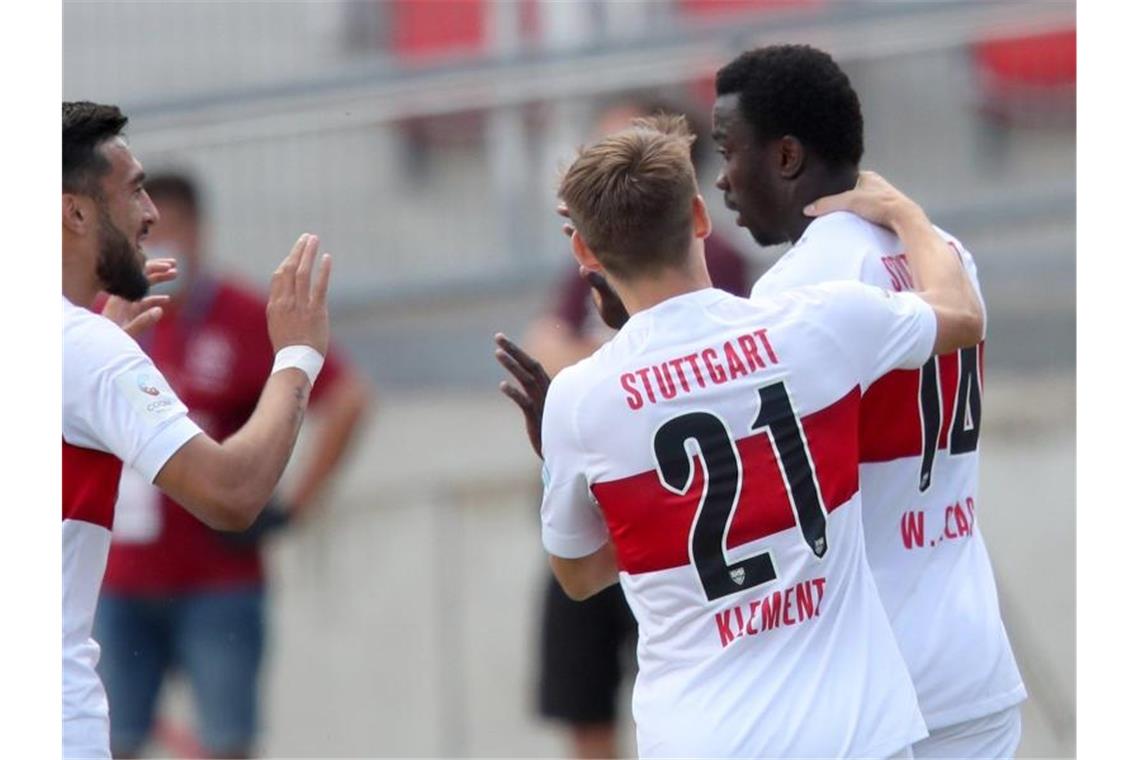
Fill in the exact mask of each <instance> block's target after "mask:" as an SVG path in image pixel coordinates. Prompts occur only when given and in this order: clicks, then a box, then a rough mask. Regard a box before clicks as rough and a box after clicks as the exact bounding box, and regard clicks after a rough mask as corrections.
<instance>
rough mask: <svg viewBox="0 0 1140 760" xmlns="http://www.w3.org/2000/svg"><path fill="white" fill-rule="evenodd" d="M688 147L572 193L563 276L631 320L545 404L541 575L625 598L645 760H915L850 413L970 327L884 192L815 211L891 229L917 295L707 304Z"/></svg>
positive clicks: (566, 375) (587, 182)
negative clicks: (568, 268)
mask: <svg viewBox="0 0 1140 760" xmlns="http://www.w3.org/2000/svg"><path fill="white" fill-rule="evenodd" d="M690 140H691V136H690V135H688V134H687V131H686V130H685V127H684V123H683V121H681V120H668V119H663V120H661V119H659V120H646V121H640V122H635V126H634V127H633V128H631V129H629V130H626V131H624V132H621V133H618V134H616V135H613V136H611V137H608V138H605V139H603V140H601V141H600V142H598V143H596V144H595V145H593V146H591V147H589V148H587V149H585V150H584V151H582V152H581V153H580V154H579V156H578V158H577V159H576V160H575V161H574V163H573V164H572V165H571V166H570V168H569V169H568V171H567V172H566V174H565V176H564V178H563V180H562V184H561V187H560V196H561V198H562V200H563V201H564V202H565V204H566V206H567V209H568V212H569V216H570V218H571V221H572V223H573V225H574V228H575V230H574V232H573V236H572V238H571V246H572V248H573V251H574V255H575V258H576V259H577V260H578V262H579V263H580V264H581V265H582V266H583V267H586V268H587V269H589V270H593V271H596V272H599V273H600V274H602V275H603V276H604V277H605V278H606V280H607V281H608V282H609V283H610V285H611V286H612V287H613V289H614V291H616V293H617V295H618V296H619V298H620V299H621V302H622V304H623V305H624V307H625V309H626V311H627V312H628V313H629V314H630V315H631V316H630V318H629V320H628V321H627V322H626V323H625V325H624V326H623V327H622V328H621V330H620V331H619V332H618V334H617V335H616V336H615V337H614V338H613V340H611V341H610V342H609V343H607V344H606V345H605V346H603V347H602V348H601V349H599V350H598V351H597V352H596V353H595V354H593V355H592V356H591V357H589V358H587V359H585V360H583V361H581V362H579V363H578V364H576V365H574V366H572V367H569V368H567V369H565V370H563V372H562V373H560V374H559V375H558V376H557V377H556V378H555V379H554V380H553V381H552V382H551V383H550V386H549V394H548V396H547V397H546V398H545V406H546V409H545V413H544V414H543V415H542V433H541V449H542V453H543V454H544V456H545V464H544V481H545V484H546V488H545V495H544V498H543V503H542V509H541V513H542V537H543V544H544V546H545V547H546V550H547V552H548V554H549V555H550V563H551V567H552V568H553V570H554V573H555V575H556V576H557V577H558V580H559V582H560V583H561V584H562V586H563V588H564V589H565V590H566V592H567V594H568V595H570V596H571V597H573V598H576V599H584V598H588V597H589V596H591V595H593V594H595V593H597V592H598V591H600V590H601V589H603V588H606V587H608V586H610V585H611V584H613V583H614V582H617V581H620V583H621V585H622V589H623V591H624V593H625V594H626V597H627V599H628V601H629V602H630V607H631V609H632V610H633V612H634V615H635V616H636V618H637V621H638V627H639V642H638V662H639V668H640V672H639V674H638V678H637V682H636V685H635V687H634V697H633V713H634V719H635V721H636V723H637V741H638V751H639V754H640V755H642V756H704V757H709V756H750V757H758V756H766V757H767V756H775V757H786V756H813V757H850V756H859V757H874V756H879V757H882V756H889V755H892V754H895V753H900V752H904V753H905V752H906V750H907V748H908V746H909V745H910V744H911V743H912V742H914V741H917V740H918V739H921V738H923V737H924V736H925V735H926V730H925V726H924V724H923V721H922V718H921V715H920V713H919V710H918V704H917V700H916V697H915V693H914V689H913V686H912V685H911V681H910V677H909V675H908V674H907V672H906V667H905V664H904V662H903V660H902V656H901V654H900V653H899V650H898V647H897V645H896V644H895V641H894V637H893V636H892V635H891V631H890V624H889V622H888V620H887V617H886V614H885V612H884V610H883V607H882V604H881V602H880V601H879V598H878V594H877V592H876V590H875V587H874V583H873V581H872V578H871V573H870V570H869V568H868V567H867V564H866V558H865V554H864V549H863V529H862V523H861V514H860V512H861V504H860V496H859V477H858V452H859V402H860V398H861V395H862V393H863V391H864V390H865V389H866V388H868V387H869V386H870V385H871V384H872V383H873V382H875V381H876V380H877V379H879V378H880V377H882V376H883V375H885V374H887V373H888V372H890V371H892V370H894V369H897V368H900V367H912V368H917V367H920V366H922V365H923V364H924V363H925V362H926V361H927V360H928V359H929V357H930V356H931V355H932V354H933V353H945V352H949V351H954V350H957V349H959V348H962V347H965V346H970V345H973V344H975V343H976V342H977V341H978V340H979V339H980V337H981V329H982V321H983V317H982V311H981V305H980V303H979V301H978V299H977V297H976V295H975V293H974V291H973V289H972V287H971V285H970V281H969V278H968V277H967V275H966V273H965V271H964V269H963V268H962V265H961V262H960V261H959V260H958V259H957V258H956V257H955V256H954V255H953V254H952V253H951V252H950V250H949V249H948V248H947V246H946V245H945V244H944V242H943V241H942V239H941V238H940V237H938V235H937V234H936V233H935V231H934V229H933V228H932V227H931V226H930V224H929V222H927V221H926V219H925V216H924V214H923V213H922V210H921V209H920V208H918V206H917V205H915V204H914V203H913V202H911V201H909V200H908V199H906V198H905V197H903V196H901V195H900V194H899V193H897V191H895V190H894V189H893V188H891V187H890V186H889V185H887V184H886V183H885V182H883V181H882V180H881V179H879V178H877V177H873V176H869V177H867V178H866V179H865V180H864V182H863V184H864V185H865V187H863V188H861V189H858V190H856V191H854V192H849V193H846V194H844V195H842V196H839V197H838V198H829V199H824V200H821V201H818V202H817V206H818V207H819V208H820V210H822V211H828V210H832V209H833V208H850V209H852V210H855V211H858V212H860V213H864V214H866V215H868V216H869V217H871V219H872V221H876V222H880V223H883V224H887V225H889V226H891V227H892V228H893V229H894V230H895V232H896V234H898V235H899V237H900V238H901V239H902V240H903V241H904V242H905V244H906V245H907V248H908V250H909V251H910V252H911V258H912V261H911V265H912V271H913V276H914V278H915V280H916V282H917V283H918V285H919V287H918V289H917V290H918V292H917V293H890V292H888V291H884V290H882V289H875V288H870V287H867V286H864V285H860V284H856V283H834V284H830V285H825V286H818V287H812V288H802V289H797V290H792V291H788V292H787V293H785V294H784V295H782V296H780V297H776V298H764V299H758V300H756V301H749V300H745V299H740V298H736V297H734V296H731V295H729V294H727V293H724V292H723V291H718V290H716V289H713V288H712V287H711V286H710V283H709V277H708V272H707V269H706V267H705V263H704V256H703V239H704V238H705V237H706V236H707V235H708V233H709V230H710V223H709V218H708V214H707V211H706V209H705V206H704V202H703V200H702V199H701V197H700V196H699V194H698V193H697V187H696V181H695V177H694V175H693V170H692V164H691V162H690V161H689V156H688V152H689V141H690ZM499 343H500V346H501V348H500V351H499V354H498V356H499V359H500V361H501V362H502V363H504V365H506V366H507V367H508V368H512V367H514V369H512V373H513V374H515V375H516V376H520V375H526V374H527V373H526V371H525V370H526V369H527V368H526V367H517V365H514V362H516V361H517V360H518V359H520V358H521V359H523V360H524V361H525V360H526V357H525V356H523V355H521V354H520V353H518V352H517V351H515V350H513V346H511V344H510V343H509V342H507V341H505V340H504V339H503V338H502V336H499ZM516 369H517V370H519V371H515V370H516ZM527 390H528V391H530V390H531V389H529V388H528V389H527ZM508 395H512V397H513V398H516V400H518V399H519V398H524V396H523V394H522V393H521V392H520V391H518V390H517V389H513V388H512V390H510V391H508ZM524 409H525V407H524Z"/></svg>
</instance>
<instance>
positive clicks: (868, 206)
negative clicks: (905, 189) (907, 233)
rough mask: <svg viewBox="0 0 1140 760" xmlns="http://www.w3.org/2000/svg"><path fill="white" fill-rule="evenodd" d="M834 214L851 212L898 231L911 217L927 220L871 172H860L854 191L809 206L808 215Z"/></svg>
mask: <svg viewBox="0 0 1140 760" xmlns="http://www.w3.org/2000/svg"><path fill="white" fill-rule="evenodd" d="M833 211H850V212H852V213H854V214H858V215H859V216H861V217H863V218H864V219H866V220H867V221H869V222H873V223H875V224H878V225H880V226H882V227H890V228H891V229H897V228H898V225H899V224H901V223H903V222H904V221H906V220H907V219H908V218H909V219H913V218H915V217H916V216H919V217H922V218H925V213H924V212H923V211H922V208H921V207H920V206H919V205H918V204H917V203H915V202H914V201H913V200H911V199H910V198H908V197H907V196H906V195H904V194H903V193H902V192H901V191H900V190H899V189H898V188H896V187H895V186H894V185H892V184H891V183H889V182H887V181H886V180H885V179H883V178H882V177H881V176H879V175H878V174H876V173H875V172H872V171H861V172H859V180H858V182H856V183H855V188H854V189H852V190H848V191H846V192H843V193H837V194H836V195H828V196H825V197H823V198H820V199H818V200H816V201H814V202H813V203H810V204H808V206H807V207H806V208H805V209H804V215H805V216H813V217H814V216H823V215H824V214H830V213H831V212H833Z"/></svg>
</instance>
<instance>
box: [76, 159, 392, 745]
mask: <svg viewBox="0 0 1140 760" xmlns="http://www.w3.org/2000/svg"><path fill="white" fill-rule="evenodd" d="M147 190H148V191H149V192H150V195H151V197H152V198H153V200H154V203H155V204H156V205H157V206H158V209H159V212H160V214H161V218H160V220H159V222H158V223H157V224H156V225H155V227H154V229H153V231H152V232H151V235H150V243H151V244H150V245H149V246H148V250H149V252H150V254H151V255H152V256H170V257H173V258H175V259H177V261H178V270H179V276H178V278H177V280H175V281H174V282H173V283H171V284H170V285H171V289H170V293H171V297H172V298H171V303H170V306H169V308H167V309H166V314H165V316H164V317H163V318H162V320H161V321H160V322H159V324H158V325H157V327H155V328H154V329H153V330H152V331H151V332H150V333H148V334H146V335H144V336H142V338H141V339H140V343H141V344H142V346H143V348H144V350H146V352H147V353H148V354H149V355H150V356H151V357H152V358H153V359H154V362H155V364H156V365H157V366H158V367H159V369H161V370H162V372H163V374H164V375H165V376H166V378H167V379H168V381H169V382H170V384H171V385H172V386H173V387H174V388H175V389H176V391H177V393H178V394H179V396H180V397H181V398H182V399H183V400H184V401H185V402H186V404H187V406H188V407H189V408H190V416H191V418H193V419H194V420H195V421H196V422H197V423H198V424H199V425H201V427H202V428H203V430H205V431H206V432H208V433H209V434H210V435H212V436H214V437H215V438H217V439H219V440H221V439H224V438H226V437H227V436H229V435H230V434H232V433H233V432H234V431H236V430H237V429H238V428H239V427H240V426H241V425H242V424H243V423H244V422H245V421H246V419H247V418H248V417H249V416H250V414H251V413H252V412H253V409H254V407H255V406H256V405H257V402H258V396H259V392H260V389H261V385H262V383H263V382H264V379H265V377H266V376H267V375H268V374H269V371H270V368H271V367H272V365H273V349H272V347H271V345H270V342H269V336H268V334H267V331H266V326H265V318H264V312H265V299H264V298H263V297H262V296H261V295H260V294H258V293H256V292H253V291H251V290H249V289H248V288H246V287H245V286H243V285H241V284H239V283H237V282H235V281H233V280H231V279H229V278H226V277H224V276H221V275H218V274H215V273H213V272H212V271H210V269H209V266H208V264H207V262H206V259H205V252H204V251H203V248H202V243H203V239H204V235H203V230H202V227H203V225H202V219H201V217H200V209H199V197H198V191H197V188H196V186H195V184H194V182H193V181H192V180H191V179H189V178H188V177H185V176H182V175H178V174H167V175H163V176H158V177H155V178H153V179H151V180H149V181H148V182H147ZM369 396H370V392H369V388H368V386H367V385H366V383H365V381H364V380H363V379H362V378H361V377H360V376H359V375H358V374H357V373H356V372H355V371H354V370H353V369H352V368H351V367H350V366H349V365H348V364H347V363H346V362H345V360H344V359H343V357H341V356H339V355H338V352H337V350H336V349H335V347H334V348H332V349H330V351H329V354H328V356H327V357H326V360H325V365H324V370H323V371H322V373H321V375H320V377H319V379H318V380H317V383H316V385H315V386H314V387H313V390H312V405H311V407H310V408H311V409H312V413H313V415H314V417H315V418H316V419H315V420H314V421H315V422H316V423H317V425H316V426H315V427H314V429H313V430H312V431H311V433H310V434H309V435H310V441H309V445H308V447H307V448H308V452H307V454H308V455H307V456H305V455H302V460H301V461H302V462H303V464H302V466H301V468H300V471H299V472H298V477H297V478H296V479H295V481H294V483H295V485H294V487H293V488H292V489H290V490H289V491H288V492H287V493H282V494H280V495H279V497H278V498H277V499H275V501H274V502H273V503H271V504H270V506H268V507H267V508H266V510H265V511H264V512H263V513H262V515H261V517H259V518H258V520H257V522H255V523H254V525H253V527H251V528H250V529H249V530H248V531H246V532H244V533H237V534H233V533H218V532H215V531H213V530H211V529H210V528H208V527H206V526H205V525H204V524H202V523H201V522H199V521H198V520H197V519H195V518H194V517H193V516H192V515H191V514H190V513H189V512H187V511H185V510H183V509H181V508H180V507H179V506H178V505H177V504H175V503H174V502H173V501H171V500H170V499H169V498H167V497H165V496H163V495H162V494H160V493H159V492H158V491H157V490H155V489H153V488H152V487H151V486H150V485H149V484H147V483H145V482H143V481H141V480H139V479H138V478H136V477H133V474H132V473H128V472H126V471H125V470H124V473H123V478H122V481H121V483H120V491H119V501H118V504H117V506H116V517H115V524H114V531H113V537H112V544H111V552H110V556H109V558H108V562H107V573H106V580H105V582H104V584H103V595H102V597H101V599H100V602H99V607H98V611H97V614H96V620H95V631H96V637H97V639H98V640H99V641H100V642H101V644H102V647H103V655H102V659H101V661H100V663H99V672H100V675H101V676H102V678H103V680H104V682H105V684H106V686H107V695H108V700H109V702H110V706H111V748H112V752H113V754H114V755H115V756H116V757H130V756H137V755H138V754H139V753H140V752H141V751H142V750H143V748H144V746H145V745H146V742H147V741H148V739H149V738H150V736H151V735H152V733H153V731H154V728H155V708H156V705H157V700H158V696H159V692H160V690H161V686H162V683H163V680H164V678H165V676H166V675H167V674H168V673H171V672H173V671H175V670H179V671H181V672H182V673H184V674H185V676H186V677H187V679H188V681H189V685H190V688H191V691H192V693H193V697H194V706H195V712H196V716H197V726H196V732H195V735H196V739H197V743H198V744H199V745H200V753H202V754H207V755H210V756H213V757H248V756H250V754H251V753H252V751H253V748H254V744H255V741H256V737H257V730H258V686H259V675H260V672H261V664H262V659H263V658H262V654H263V651H264V644H265V576H264V569H263V567H262V559H261V551H260V545H261V542H262V541H263V540H264V538H265V537H266V536H267V535H269V534H270V533H272V532H274V531H276V530H280V529H282V528H284V527H285V526H286V525H288V524H290V523H293V522H295V521H297V520H299V519H303V518H304V517H305V516H306V515H307V514H308V513H309V511H310V510H311V509H312V508H313V507H314V506H315V505H316V504H318V502H319V497H320V494H321V492H322V489H323V487H324V486H325V485H326V483H327V482H328V480H329V478H330V476H331V475H333V473H334V472H335V471H336V469H337V467H338V465H339V464H340V463H341V462H342V461H343V457H344V454H345V452H346V451H347V450H348V446H349V443H350V441H351V440H352V438H353V435H354V433H355V432H356V431H357V429H358V428H359V426H360V423H361V421H362V419H363V418H364V413H365V410H366V408H367V407H368V404H369Z"/></svg>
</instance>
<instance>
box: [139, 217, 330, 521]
mask: <svg viewBox="0 0 1140 760" xmlns="http://www.w3.org/2000/svg"><path fill="white" fill-rule="evenodd" d="M318 245H319V241H318V240H317V238H316V236H314V235H302V236H301V238H300V239H299V240H298V241H297V243H296V245H294V247H293V250H292V252H291V253H290V254H289V256H287V257H286V258H285V260H284V261H283V262H282V263H281V266H280V267H278V268H277V271H276V272H275V273H274V275H273V280H272V284H271V288H270V296H269V304H268V306H267V308H266V314H267V320H268V323H269V337H270V340H271V341H272V343H273V347H274V350H275V351H281V350H282V349H284V348H287V347H298V348H300V347H309V348H311V349H313V350H315V351H316V352H317V353H318V354H320V355H321V356H323V355H324V353H325V351H327V349H328V339H329V325H328V309H327V306H326V294H327V292H328V284H329V275H330V272H331V268H332V261H331V259H330V258H329V256H328V255H327V254H325V255H324V256H322V257H321V259H320V262H319V264H317V263H316V260H317V248H318ZM314 265H316V266H317V267H318V271H317V277H316V285H315V287H312V270H313V267H314ZM309 391H310V380H309V376H308V374H307V373H306V372H305V371H304V370H302V369H300V368H299V367H297V366H288V367H286V368H284V369H279V370H278V371H276V372H274V373H272V374H271V375H270V376H269V379H268V380H267V381H266V383H265V388H264V390H263V391H262V393H261V398H260V399H259V401H258V402H257V408H256V409H255V410H254V412H253V415H252V416H251V417H250V418H249V420H248V421H247V422H246V424H245V425H243V426H242V428H241V429H240V430H238V431H237V432H236V433H234V434H233V435H232V436H230V437H229V438H227V439H226V440H225V441H223V442H221V443H219V442H217V441H214V440H213V439H211V438H210V437H209V436H207V435H204V434H203V435H198V436H195V437H194V438H192V439H190V441H189V442H188V443H186V445H184V446H183V447H182V448H181V449H179V450H178V451H177V452H176V453H175V454H174V455H173V456H172V457H170V459H168V460H167V461H166V463H165V464H164V465H163V467H162V469H161V470H159V472H158V475H157V477H156V478H155V481H154V482H155V485H157V486H158V487H159V488H160V489H162V491H164V492H165V493H166V494H167V495H169V496H170V497H171V498H172V499H174V500H175V501H177V502H178V503H179V504H181V505H183V506H184V507H185V508H186V509H188V510H189V511H190V512H191V513H193V514H194V515H195V516H196V517H198V519H200V520H202V521H203V522H204V523H206V524H207V525H209V526H210V527H212V528H218V529H221V530H244V529H245V528H247V527H249V525H250V524H251V523H252V522H253V520H254V519H255V518H256V517H257V514H258V513H259V512H260V511H261V509H262V508H263V507H264V506H265V505H266V503H267V502H268V501H269V499H270V496H271V495H272V494H273V490H274V489H275V488H276V487H277V482H278V480H280V478H281V473H282V472H283V471H284V469H285V465H286V463H287V462H288V461H289V456H290V455H291V454H292V452H293V445H294V444H295V443H296V440H297V433H298V431H299V430H300V429H301V421H302V419H303V418H304V414H305V408H306V406H307V405H308V402H309Z"/></svg>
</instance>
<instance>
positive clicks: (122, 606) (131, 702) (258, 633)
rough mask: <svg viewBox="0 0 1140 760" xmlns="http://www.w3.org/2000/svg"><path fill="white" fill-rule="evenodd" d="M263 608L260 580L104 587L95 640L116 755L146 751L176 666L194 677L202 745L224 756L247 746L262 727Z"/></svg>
mask: <svg viewBox="0 0 1140 760" xmlns="http://www.w3.org/2000/svg"><path fill="white" fill-rule="evenodd" d="M264 609H265V592H264V590H263V589H262V588H261V587H260V586H253V587H244V588H240V589H233V590H230V589H226V590H221V591H208V592H199V593H193V594H180V595H177V596H171V597H157V598H152V597H138V596H120V595H118V594H115V593H112V592H104V593H103V595H102V596H101V597H100V599H99V606H98V608H97V610H96V614H95V641H97V642H98V643H99V646H100V648H101V649H102V655H101V657H100V658H99V675H100V676H101V677H102V679H103V684H104V685H105V686H106V689H107V700H108V702H109V703H110V706H111V750H112V752H113V754H114V755H115V756H116V757H117V756H120V755H137V754H138V753H140V752H141V751H142V749H143V747H144V745H145V744H146V742H147V740H148V738H149V737H150V735H151V732H152V730H153V729H154V718H155V707H156V704H157V701H158V694H159V690H160V687H161V686H162V681H163V678H164V677H165V675H166V674H167V673H168V672H171V671H173V670H175V669H178V670H180V671H181V672H182V673H184V674H185V676H186V678H187V679H188V681H189V683H190V689H191V691H192V692H193V695H194V712H195V716H196V717H197V726H196V727H197V730H196V731H195V734H196V736H197V738H198V741H199V743H200V744H201V745H202V747H203V749H205V750H206V751H208V752H210V753H211V754H214V755H218V756H224V755H227V754H234V753H236V752H239V751H247V750H248V749H249V748H250V747H251V746H252V744H253V741H254V737H255V733H256V727H257V679H258V673H259V671H260V667H261V655H262V651H263V649H264V645H265V620H264Z"/></svg>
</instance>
